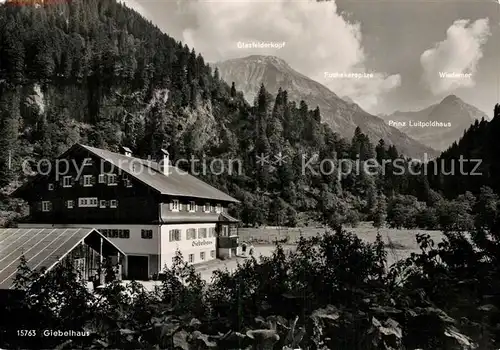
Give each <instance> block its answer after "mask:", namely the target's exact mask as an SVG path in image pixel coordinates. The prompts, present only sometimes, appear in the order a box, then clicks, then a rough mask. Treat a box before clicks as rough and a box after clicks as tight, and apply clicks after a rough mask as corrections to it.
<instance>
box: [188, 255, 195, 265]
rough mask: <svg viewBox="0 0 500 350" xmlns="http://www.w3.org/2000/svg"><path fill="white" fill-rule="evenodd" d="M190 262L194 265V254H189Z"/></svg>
mask: <svg viewBox="0 0 500 350" xmlns="http://www.w3.org/2000/svg"><path fill="white" fill-rule="evenodd" d="M189 262H190V263H194V254H189Z"/></svg>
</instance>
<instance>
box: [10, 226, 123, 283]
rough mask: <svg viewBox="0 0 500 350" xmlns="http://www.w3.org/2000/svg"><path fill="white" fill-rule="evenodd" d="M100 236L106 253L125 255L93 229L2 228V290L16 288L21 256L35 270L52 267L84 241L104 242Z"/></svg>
mask: <svg viewBox="0 0 500 350" xmlns="http://www.w3.org/2000/svg"><path fill="white" fill-rule="evenodd" d="M87 238H88V239H87ZM99 238H103V255H110V254H111V253H114V252H120V253H121V254H123V255H125V253H123V252H122V251H121V250H120V249H119V248H118V247H117V246H116V245H114V244H113V243H112V242H111V241H109V240H108V239H107V238H106V237H104V236H103V235H101V233H99V231H97V230H96V229H93V228H57V229H53V228H22V229H20V228H9V229H0V289H9V288H11V287H12V283H13V281H14V277H15V275H16V273H17V268H18V266H19V262H20V258H21V256H23V255H24V257H25V259H26V261H27V265H28V267H29V268H30V269H31V270H39V269H41V268H43V267H45V268H46V269H47V270H50V269H52V268H53V267H54V266H55V265H56V264H57V263H58V262H59V261H60V260H61V259H63V258H64V257H65V256H66V255H67V254H68V253H69V252H71V251H72V250H73V249H74V248H75V247H77V246H78V244H80V243H81V242H82V241H83V240H86V239H87V240H86V243H87V244H90V245H95V244H100V239H99ZM97 242H99V243H97Z"/></svg>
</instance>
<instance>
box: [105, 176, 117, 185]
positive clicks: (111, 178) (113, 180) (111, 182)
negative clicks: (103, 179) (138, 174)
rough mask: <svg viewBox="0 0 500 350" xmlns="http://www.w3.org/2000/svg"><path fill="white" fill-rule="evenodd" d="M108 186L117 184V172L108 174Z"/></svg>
mask: <svg viewBox="0 0 500 350" xmlns="http://www.w3.org/2000/svg"><path fill="white" fill-rule="evenodd" d="M107 175H108V176H107V179H108V186H116V185H118V182H116V174H107Z"/></svg>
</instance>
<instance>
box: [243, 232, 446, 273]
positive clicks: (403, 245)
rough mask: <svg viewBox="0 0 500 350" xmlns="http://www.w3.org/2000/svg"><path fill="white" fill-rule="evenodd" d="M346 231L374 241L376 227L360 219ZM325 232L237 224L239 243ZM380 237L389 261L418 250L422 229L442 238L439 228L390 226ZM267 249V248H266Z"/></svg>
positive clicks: (266, 242) (261, 242) (265, 242)
mask: <svg viewBox="0 0 500 350" xmlns="http://www.w3.org/2000/svg"><path fill="white" fill-rule="evenodd" d="M346 230H347V231H349V232H353V233H355V234H356V235H357V236H358V237H359V238H361V239H362V240H364V241H366V242H374V241H375V239H376V237H377V229H376V228H374V227H373V226H372V225H371V224H369V223H363V224H361V225H360V226H359V227H356V228H347V229H346ZM324 232H325V229H324V228H310V227H305V228H304V227H303V228H291V229H283V228H281V229H278V228H274V227H273V228H240V229H239V232H238V234H239V236H240V243H242V242H251V243H252V244H254V245H256V246H260V245H269V244H274V243H275V242H276V240H278V241H281V242H286V243H287V244H295V243H296V242H297V241H298V240H299V237H300V236H304V237H306V238H307V237H312V236H315V235H318V234H319V235H321V234H322V233H324ZM379 232H380V234H381V236H382V239H383V240H384V242H385V243H386V247H387V251H388V256H387V260H388V262H389V264H392V263H394V262H396V261H397V260H400V259H403V258H406V257H407V256H409V255H410V254H411V253H412V252H419V251H420V249H419V247H418V245H417V241H416V236H417V234H418V233H425V234H428V235H430V236H431V238H432V239H433V240H434V242H435V243H436V244H437V243H439V242H440V241H441V239H442V233H441V232H440V231H425V230H397V229H390V228H382V229H380V231H379ZM266 251H267V249H266Z"/></svg>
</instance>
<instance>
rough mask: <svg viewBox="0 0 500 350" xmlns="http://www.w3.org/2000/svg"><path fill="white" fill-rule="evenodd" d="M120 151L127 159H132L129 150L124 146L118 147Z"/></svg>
mask: <svg viewBox="0 0 500 350" xmlns="http://www.w3.org/2000/svg"><path fill="white" fill-rule="evenodd" d="M120 151H121V153H122V154H124V155H125V156H127V157H132V151H131V150H130V148H128V147H125V146H121V147H120Z"/></svg>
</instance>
